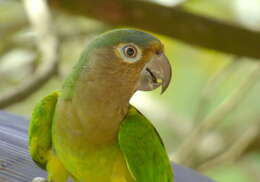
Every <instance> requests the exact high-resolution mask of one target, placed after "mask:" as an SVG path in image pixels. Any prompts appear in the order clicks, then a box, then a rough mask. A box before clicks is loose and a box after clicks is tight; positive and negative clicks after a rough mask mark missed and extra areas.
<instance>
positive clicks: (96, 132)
mask: <svg viewBox="0 0 260 182" xmlns="http://www.w3.org/2000/svg"><path fill="white" fill-rule="evenodd" d="M98 75H99V76H97V74H95V75H94V76H93V77H92V76H91V75H88V77H83V78H80V79H79V82H81V83H80V84H78V87H77V88H76V89H75V93H74V94H73V97H72V105H73V107H74V108H76V112H77V115H78V118H79V122H81V123H80V124H81V125H82V129H83V130H84V133H87V134H89V138H90V140H91V138H95V140H97V138H100V140H103V139H104V140H109V139H110V138H111V139H112V138H114V137H115V136H116V133H117V131H118V128H119V126H120V122H121V121H122V120H123V118H124V117H125V115H126V114H127V112H128V107H129V100H130V98H131V96H132V95H133V92H134V91H133V89H134V88H133V84H131V83H129V82H126V83H127V84H126V83H123V81H121V80H120V79H119V78H116V77H117V76H118V75H116V74H115V75H113V74H110V75H109V76H108V75H100V74H98ZM128 81H129V80H128Z"/></svg>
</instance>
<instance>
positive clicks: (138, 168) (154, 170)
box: [118, 106, 173, 182]
mask: <svg viewBox="0 0 260 182" xmlns="http://www.w3.org/2000/svg"><path fill="white" fill-rule="evenodd" d="M118 141H119V146H120V149H121V151H122V153H123V156H124V158H125V160H126V162H127V165H128V169H129V170H130V173H131V174H132V175H133V179H135V181H136V182H148V181H149V182H172V181H173V174H172V167H171V164H170V160H169V158H168V155H167V152H166V150H165V147H164V145H163V143H162V140H161V138H160V136H159V135H158V133H157V131H156V129H155V128H154V127H153V126H152V124H151V123H150V122H149V121H148V120H147V119H146V118H145V117H144V116H143V115H142V114H141V113H140V112H138V111H137V110H136V109H135V108H134V107H132V106H131V107H130V109H129V112H128V115H127V116H126V118H125V119H124V121H123V122H122V124H121V126H120V130H119V135H118Z"/></svg>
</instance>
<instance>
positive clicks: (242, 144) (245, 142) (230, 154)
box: [198, 124, 259, 171]
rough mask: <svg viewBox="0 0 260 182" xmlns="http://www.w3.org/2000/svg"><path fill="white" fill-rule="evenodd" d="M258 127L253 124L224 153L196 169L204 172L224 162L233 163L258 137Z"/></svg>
mask: <svg viewBox="0 0 260 182" xmlns="http://www.w3.org/2000/svg"><path fill="white" fill-rule="evenodd" d="M258 135H259V126H258V124H257V125H256V124H254V125H252V126H250V127H249V128H248V129H247V130H246V131H245V132H244V133H243V134H242V135H241V136H240V137H239V138H238V139H237V140H236V141H235V142H234V143H233V144H232V145H231V146H230V148H228V149H227V150H226V151H225V152H223V153H222V154H220V155H218V156H217V157H215V158H213V159H211V160H209V161H206V162H205V163H204V164H202V165H200V166H199V167H198V170H200V171H204V170H207V169H209V168H212V167H214V166H218V165H220V164H222V163H224V162H233V161H235V160H237V159H238V158H239V157H240V156H241V155H242V153H243V152H244V151H245V150H246V148H247V147H248V146H249V145H250V144H251V143H252V142H253V141H254V140H255V139H256V138H257V137H258Z"/></svg>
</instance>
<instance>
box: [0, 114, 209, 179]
mask: <svg viewBox="0 0 260 182" xmlns="http://www.w3.org/2000/svg"><path fill="white" fill-rule="evenodd" d="M28 125H29V122H28V120H26V119H24V118H23V117H20V116H16V115H13V114H9V113H5V112H0V182H30V181H31V180H32V179H33V178H34V177H36V176H41V177H46V176H47V174H46V172H45V171H43V170H41V169H40V168H38V167H37V166H36V165H35V164H34V163H33V161H32V160H31V158H30V156H29V154H28V152H27V127H28ZM173 167H174V173H175V182H213V180H211V179H209V178H208V177H205V176H203V175H201V174H199V173H198V172H196V171H194V170H192V169H189V168H185V167H183V166H180V165H177V164H173Z"/></svg>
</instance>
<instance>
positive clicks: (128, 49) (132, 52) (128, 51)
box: [123, 45, 137, 58]
mask: <svg viewBox="0 0 260 182" xmlns="http://www.w3.org/2000/svg"><path fill="white" fill-rule="evenodd" d="M123 50H124V54H125V56H126V57H129V58H134V57H136V55H137V49H136V48H135V47H134V46H131V45H127V46H125V47H124V48H123Z"/></svg>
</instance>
